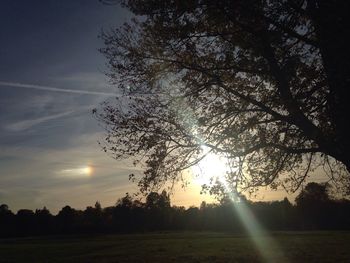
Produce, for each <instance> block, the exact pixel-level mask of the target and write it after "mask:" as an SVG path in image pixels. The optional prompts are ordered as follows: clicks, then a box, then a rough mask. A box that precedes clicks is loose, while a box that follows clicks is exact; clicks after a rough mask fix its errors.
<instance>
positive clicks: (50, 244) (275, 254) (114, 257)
mask: <svg viewBox="0 0 350 263" xmlns="http://www.w3.org/2000/svg"><path fill="white" fill-rule="evenodd" d="M256 244H260V247H264V248H265V249H262V248H261V249H260V251H259V249H258V247H259V246H257V245H256ZM349 248H350V232H276V233H273V234H271V235H269V236H260V237H255V238H254V239H252V238H249V237H247V236H246V235H238V234H225V233H190V232H188V233H152V234H128V235H97V236H70V237H67V236H65V237H63V236H59V237H57V236H56V237H35V238H16V239H0V262H84V263H85V262H152V263H156V262H281V263H283V262H286V263H287V262H288V263H291V262H309V263H311V262H350V249H349Z"/></svg>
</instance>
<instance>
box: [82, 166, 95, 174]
mask: <svg viewBox="0 0 350 263" xmlns="http://www.w3.org/2000/svg"><path fill="white" fill-rule="evenodd" d="M82 172H83V173H85V174H86V175H92V172H93V169H92V167H91V166H90V165H88V166H86V167H84V168H82Z"/></svg>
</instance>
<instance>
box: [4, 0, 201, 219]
mask: <svg viewBox="0 0 350 263" xmlns="http://www.w3.org/2000/svg"><path fill="white" fill-rule="evenodd" d="M129 18H130V14H128V13H127V12H126V11H125V10H124V9H122V8H120V7H119V6H110V5H103V4H101V3H100V2H99V1H98V0H73V1H71V0H60V1H56V0H47V1H40V0H31V1H25V0H23V1H19V0H3V1H1V8H0V39H1V42H0V61H1V63H0V149H1V151H0V203H6V204H7V205H9V207H10V209H12V210H13V211H16V210H18V209H20V208H29V209H36V208H42V207H43V206H46V207H47V208H48V209H50V211H51V212H54V213H55V212H57V211H59V210H60V208H62V207H63V206H64V205H67V204H68V205H70V206H72V207H75V208H80V209H83V208H85V207H86V206H88V205H94V203H95V202H96V201H99V202H101V204H102V206H110V205H113V204H114V203H115V202H116V201H117V200H118V198H120V197H122V196H124V194H125V193H126V192H129V193H133V192H135V191H136V190H137V188H136V186H135V185H133V184H132V183H130V182H129V181H128V175H129V174H130V173H137V172H138V173H141V172H142V170H141V169H140V168H135V167H133V166H132V165H131V164H130V162H129V161H125V160H124V161H116V160H114V159H112V158H111V157H110V156H108V155H106V154H105V153H104V152H103V151H102V150H101V148H100V146H99V145H98V141H101V140H103V136H104V131H103V129H102V128H101V127H100V126H99V124H98V122H97V121H96V120H95V119H94V118H93V116H92V114H91V111H92V109H93V108H95V107H98V106H99V104H100V103H101V102H103V101H104V100H105V99H106V98H108V97H110V96H111V94H112V95H113V94H116V93H118V91H117V90H115V89H114V88H113V87H111V86H110V85H109V84H108V78H107V77H106V76H105V73H106V65H105V64H106V60H105V58H104V57H103V55H102V54H100V53H99V51H98V49H99V48H101V47H103V42H102V40H101V39H99V38H98V35H99V33H100V32H101V30H102V29H105V30H108V29H110V28H115V27H118V26H120V25H121V24H122V23H123V22H125V21H127V20H128V19H129ZM86 167H91V171H88V170H87V168H86ZM192 188H193V187H192ZM192 188H190V189H187V190H186V191H185V192H183V191H181V192H179V193H178V194H176V196H174V197H173V198H172V199H173V200H174V202H175V204H178V205H190V204H192V203H193V204H194V205H198V204H199V202H200V200H202V199H203V200H204V199H208V197H203V198H202V196H200V195H199V190H200V189H199V187H198V185H197V186H194V188H195V190H193V189H192Z"/></svg>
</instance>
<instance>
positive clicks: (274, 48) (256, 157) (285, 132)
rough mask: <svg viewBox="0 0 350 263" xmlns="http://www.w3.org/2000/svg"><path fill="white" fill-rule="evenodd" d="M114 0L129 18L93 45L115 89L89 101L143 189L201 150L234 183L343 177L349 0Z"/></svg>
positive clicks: (191, 161)
mask: <svg viewBox="0 0 350 263" xmlns="http://www.w3.org/2000/svg"><path fill="white" fill-rule="evenodd" d="M107 2H109V3H110V2H113V1H107ZM120 2H121V4H122V5H123V6H124V7H126V8H127V9H128V10H130V11H131V12H132V13H134V14H135V18H133V19H132V20H131V22H129V23H126V24H124V26H122V27H121V28H119V29H116V30H111V31H109V32H104V33H103V34H102V38H103V39H104V41H105V47H104V48H103V49H102V53H103V54H105V56H106V57H107V58H108V60H109V66H110V72H109V76H110V78H111V82H112V83H114V84H116V85H117V87H118V88H119V89H120V90H121V91H122V94H123V96H122V97H118V98H116V101H107V102H106V103H105V104H104V105H103V110H102V111H97V112H96V111H95V113H96V116H97V118H98V119H100V120H101V123H103V124H104V125H105V127H106V130H107V131H108V136H107V137H106V143H105V144H104V145H103V147H104V149H105V151H107V152H109V153H111V154H112V155H113V156H114V157H115V158H117V159H119V158H130V157H131V158H134V160H135V164H140V163H141V164H142V165H144V166H145V172H144V175H143V176H142V177H141V178H138V181H139V186H140V188H141V190H143V191H147V190H152V189H158V188H159V187H160V186H163V185H164V184H166V183H167V182H172V183H173V182H176V181H178V180H183V171H184V170H186V169H187V168H189V167H191V166H194V165H196V164H197V163H198V162H200V160H201V159H203V158H204V156H205V155H207V154H210V153H215V154H220V155H222V156H224V157H225V158H227V159H228V162H229V163H230V165H231V168H232V172H230V173H229V174H228V175H227V178H226V179H227V180H228V182H230V183H229V184H228V185H229V186H231V187H233V188H235V187H236V185H237V184H239V186H240V187H241V188H245V187H255V186H265V185H270V186H272V187H273V188H274V187H277V186H278V185H283V186H284V187H285V188H286V189H289V190H292V191H295V190H296V189H298V188H299V187H300V185H301V184H302V182H304V181H305V178H306V177H307V176H308V175H310V173H311V172H312V171H314V170H315V169H316V168H317V167H323V168H324V170H325V171H326V173H327V174H328V175H329V177H330V178H331V179H333V180H340V181H342V183H343V186H345V187H348V186H349V181H347V182H346V180H348V179H349V172H348V171H349V168H350V139H349V134H350V130H349V129H350V128H349V126H348V125H347V119H348V116H347V112H348V97H349V96H348V90H349V89H348V86H349V70H350V65H349V63H350V62H349V61H350V58H349V50H348V46H349V39H348V38H346V36H347V35H349V33H350V32H349V27H347V26H346V25H348V24H350V23H348V22H349V21H348V20H349V15H348V11H349V10H350V9H349V3H350V2H348V1H336V0H334V1H318V0H283V1H280V0H278V1H277V0H273V1H263V0H262V1H255V0H248V1H247V0H221V1H210V0H191V1H188V0H186V1H161V0H152V1H149V0H147V1H143V0H130V1H128V0H122V1H120ZM203 147H205V149H209V151H207V150H203ZM344 180H345V181H344ZM214 189H215V188H214ZM348 189H349V188H348ZM231 190H232V189H231ZM231 190H230V191H231ZM214 192H215V190H214Z"/></svg>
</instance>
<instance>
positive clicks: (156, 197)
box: [145, 191, 170, 209]
mask: <svg viewBox="0 0 350 263" xmlns="http://www.w3.org/2000/svg"><path fill="white" fill-rule="evenodd" d="M145 207H146V208H148V209H165V208H169V207H170V197H169V194H168V193H167V192H166V191H162V193H161V194H158V193H157V192H151V193H149V194H148V195H147V197H146V203H145Z"/></svg>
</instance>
